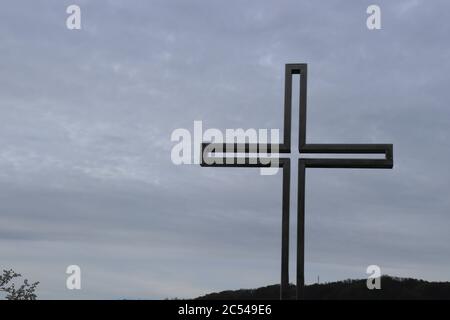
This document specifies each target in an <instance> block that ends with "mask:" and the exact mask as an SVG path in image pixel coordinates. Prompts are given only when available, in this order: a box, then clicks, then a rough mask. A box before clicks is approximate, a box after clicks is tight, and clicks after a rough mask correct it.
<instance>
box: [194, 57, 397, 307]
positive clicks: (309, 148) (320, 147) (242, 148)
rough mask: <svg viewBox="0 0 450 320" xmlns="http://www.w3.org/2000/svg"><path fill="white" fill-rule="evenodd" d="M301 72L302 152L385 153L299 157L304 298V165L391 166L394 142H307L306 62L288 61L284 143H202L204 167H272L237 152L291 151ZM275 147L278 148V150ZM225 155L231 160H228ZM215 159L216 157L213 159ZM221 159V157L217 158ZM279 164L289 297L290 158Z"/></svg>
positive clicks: (284, 286) (284, 284) (300, 287)
mask: <svg viewBox="0 0 450 320" xmlns="http://www.w3.org/2000/svg"><path fill="white" fill-rule="evenodd" d="M294 74H299V75H300V99H299V107H300V116H299V118H300V119H299V145H298V148H299V152H300V154H302V153H303V154H308V153H313V154H319V153H320V154H383V155H384V158H381V159H373V158H372V159H371V158H369V159H361V158H356V159H354V158H303V157H300V158H299V159H298V189H297V299H303V298H304V282H305V278H304V263H305V261H304V252H305V241H304V240H305V169H306V168H365V169H392V167H393V154H392V149H393V146H392V144H309V143H306V84H307V64H303V63H302V64H286V72H285V95H284V128H283V143H282V144H268V145H267V144H264V145H263V144H260V143H257V144H252V143H231V144H230V143H209V142H204V143H202V148H201V150H202V156H201V166H203V167H253V168H260V167H270V166H273V162H270V161H267V160H268V159H267V158H266V159H264V158H261V157H257V158H256V159H255V158H253V159H252V158H250V157H244V158H243V157H238V156H237V154H236V152H240V153H242V152H244V153H245V154H247V155H249V154H250V153H255V152H256V153H265V154H267V153H271V152H274V153H275V152H276V153H280V154H287V153H290V152H291V116H292V105H291V99H292V75H294ZM216 150H226V151H227V152H229V151H230V150H232V155H233V157H232V158H231V159H232V161H229V160H230V157H227V154H226V153H225V151H223V155H222V156H221V157H213V156H210V153H211V154H214V153H215V152H216ZM275 150H276V151H275ZM226 158H227V159H228V160H226ZM214 160H216V161H214ZM217 160H220V161H217ZM277 160H278V161H277V167H279V168H281V169H282V172H283V199H282V240H281V286H280V299H287V298H288V288H289V206H290V195H289V194H290V172H291V169H290V166H291V165H290V159H289V158H287V157H280V158H279V159H277Z"/></svg>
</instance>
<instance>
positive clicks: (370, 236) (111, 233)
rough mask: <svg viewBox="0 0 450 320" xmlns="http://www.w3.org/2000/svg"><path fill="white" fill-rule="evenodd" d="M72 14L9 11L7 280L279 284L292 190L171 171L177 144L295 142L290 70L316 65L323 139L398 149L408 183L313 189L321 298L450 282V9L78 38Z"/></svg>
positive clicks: (190, 25) (3, 28)
mask: <svg viewBox="0 0 450 320" xmlns="http://www.w3.org/2000/svg"><path fill="white" fill-rule="evenodd" d="M69 4H72V3H71V2H70V1H34V2H31V3H30V2H25V1H14V2H13V1H9V2H8V3H5V4H2V10H1V11H0V37H1V39H2V41H1V42H0V48H1V52H2V59H0V70H2V72H1V73H0V115H1V116H0V203H1V205H0V221H1V223H0V241H1V243H2V245H1V246H0V257H1V259H0V262H1V263H0V267H4V268H6V267H14V268H15V269H17V270H18V271H20V272H21V273H23V274H25V275H27V276H28V277H29V278H31V279H32V280H40V281H41V283H42V284H41V291H40V296H41V297H42V298H60V297H63V298H73V299H76V298H113V299H115V298H164V297H175V296H179V297H192V296H196V295H200V294H203V293H205V292H208V291H215V290H224V289H232V288H240V287H256V286H261V285H266V284H269V283H276V282H278V281H279V279H278V275H279V258H280V251H279V249H280V235H281V226H280V223H281V216H280V215H281V212H280V211H281V177H280V176H279V175H277V176H271V177H262V176H260V175H259V174H258V171H256V170H251V169H249V170H236V169H211V168H208V169H206V168H200V167H199V166H195V165H192V166H174V165H173V164H172V163H171V161H170V149H171V147H172V146H173V143H172V142H171V141H170V135H171V133H172V131H173V130H174V129H176V128H180V127H183V128H187V129H190V130H192V128H193V121H194V120H203V123H204V126H205V128H208V127H210V128H212V127H214V128H220V129H225V128H281V127H282V103H283V85H284V83H283V79H284V77H283V72H284V64H285V63H290V62H306V63H308V64H309V79H308V80H309V83H308V140H309V141H310V142H322V143H324V142H330V143H343V142H348V143H364V142H380V143H390V142H392V143H394V156H395V168H394V170H393V171H390V170H386V171H367V170H342V171H339V170H337V171H336V170H311V171H309V172H308V173H307V235H306V236H307V239H306V241H307V243H306V259H307V266H306V272H307V274H306V277H307V282H313V281H315V279H316V277H317V275H320V277H321V279H323V280H324V281H330V280H336V279H342V278H347V277H364V276H365V268H366V267H367V266H368V265H369V264H378V265H380V266H381V267H382V271H383V272H385V273H389V274H394V275H399V276H412V277H419V278H426V279H430V280H449V278H450V274H449V272H448V270H447V268H446V265H448V264H449V262H450V261H449V259H448V257H447V256H448V255H447V254H446V252H447V251H448V250H449V247H448V243H449V242H450V241H449V240H450V238H449V233H448V231H447V226H448V225H449V224H450V217H449V215H448V208H449V207H450V203H449V202H450V201H449V198H448V195H447V193H448V190H449V187H450V186H449V181H450V173H449V170H447V163H448V161H449V160H450V152H449V150H450V148H449V133H450V131H449V127H450V111H449V109H448V107H447V101H449V99H450V93H449V90H447V85H448V81H449V71H450V70H449V68H450V63H449V61H450V60H449V59H448V58H449V56H450V46H449V45H448V41H446V39H447V35H448V34H449V31H450V30H449V29H450V24H449V22H448V19H447V17H446V15H445V13H446V12H448V9H449V5H448V4H447V3H446V2H445V1H434V2H433V4H430V3H428V2H425V1H413V0H411V1H407V0H404V1H396V2H395V3H392V2H391V1H378V4H379V5H380V6H381V8H382V27H383V29H382V30H380V31H369V30H367V28H366V25H365V19H366V14H365V10H366V7H367V6H368V5H369V4H371V3H369V2H364V1H362V2H361V1H327V2H321V3H320V4H319V3H315V2H310V1H281V2H280V1H277V3H276V4H275V3H274V2H269V1H265V2H261V1H247V2H245V3H243V2H240V1H226V2H208V1H190V2H189V3H187V2H185V1H170V2H167V1H151V2H149V1H133V2H132V3H128V2H123V1H78V4H79V5H80V6H81V8H82V19H83V21H82V27H83V29H82V30H81V31H69V30H67V29H66V28H65V18H66V14H65V8H66V7H67V6H68V5H69ZM294 222H295V221H294ZM293 231H294V230H293ZM69 264H78V265H80V266H81V267H82V272H83V273H82V274H83V284H82V285H83V290H81V291H80V292H74V291H68V290H66V289H65V277H66V275H65V273H64V272H65V268H66V267H67V265H69ZM293 275H294V274H292V276H293ZM292 279H293V277H292Z"/></svg>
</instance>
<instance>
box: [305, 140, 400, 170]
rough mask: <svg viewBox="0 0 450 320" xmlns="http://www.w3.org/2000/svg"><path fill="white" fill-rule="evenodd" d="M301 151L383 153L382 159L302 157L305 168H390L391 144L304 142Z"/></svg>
mask: <svg viewBox="0 0 450 320" xmlns="http://www.w3.org/2000/svg"><path fill="white" fill-rule="evenodd" d="M299 149H300V152H302V153H344V154H345V153H347V154H350V153H351V154H358V153H360V154H361V153H362V154H384V159H342V158H339V159H332V158H330V159H326V158H320V159H314V158H310V159H303V160H302V161H304V163H305V167H306V168H354V169H370V168H372V169H392V167H393V165H394V160H393V146H392V144H304V145H302V146H300V148H299Z"/></svg>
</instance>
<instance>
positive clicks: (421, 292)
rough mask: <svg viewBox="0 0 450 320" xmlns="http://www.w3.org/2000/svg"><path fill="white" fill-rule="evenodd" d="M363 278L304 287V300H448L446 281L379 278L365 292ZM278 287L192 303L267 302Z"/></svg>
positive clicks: (292, 292)
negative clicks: (378, 282) (377, 285)
mask: <svg viewBox="0 0 450 320" xmlns="http://www.w3.org/2000/svg"><path fill="white" fill-rule="evenodd" d="M366 281H367V280H366V279H358V280H351V279H348V280H344V281H337V282H330V283H323V284H312V285H308V286H306V288H305V299H307V300H316V299H318V300H330V299H344V300H348V299H351V300H361V299H370V300H374V299H375V300H377V299H389V300H391V299H438V300H450V282H429V281H424V280H417V279H411V278H398V277H391V276H382V277H381V289H380V290H369V289H367V286H366ZM279 295H280V286H279V285H271V286H267V287H261V288H257V289H240V290H234V291H231V290H229V291H222V292H218V293H210V294H206V295H204V296H201V297H198V298H196V300H255V299H262V300H269V299H279ZM289 296H290V297H291V298H292V299H293V298H294V297H295V285H290V287H289Z"/></svg>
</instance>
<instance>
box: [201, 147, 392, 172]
mask: <svg viewBox="0 0 450 320" xmlns="http://www.w3.org/2000/svg"><path fill="white" fill-rule="evenodd" d="M280 146H282V145H279V144H249V143H242V144H240V143H202V148H201V156H200V159H201V164H200V165H201V166H202V167H235V168H236V167H250V168H261V167H282V166H283V163H284V162H285V161H286V160H289V158H277V157H274V156H272V157H270V158H269V157H252V158H250V157H238V156H237V155H236V153H244V154H249V153H256V154H261V153H262V154H271V153H283V151H282V150H280ZM392 149H393V146H392V144H304V145H303V146H301V148H300V150H301V152H302V153H330V154H332V153H336V154H337V153H341V154H358V153H360V154H384V156H385V158H384V159H351V158H350V159H345V158H337V159H335V158H328V159H327V158H301V159H299V160H300V161H302V162H303V163H304V164H305V167H306V168H347V169H350V168H354V169H370V168H372V169H392V167H393V151H392ZM210 153H211V154H214V153H222V154H223V155H222V156H215V157H214V156H210ZM227 153H228V154H230V156H229V157H226V156H225V154H227ZM231 155H234V156H231Z"/></svg>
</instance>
